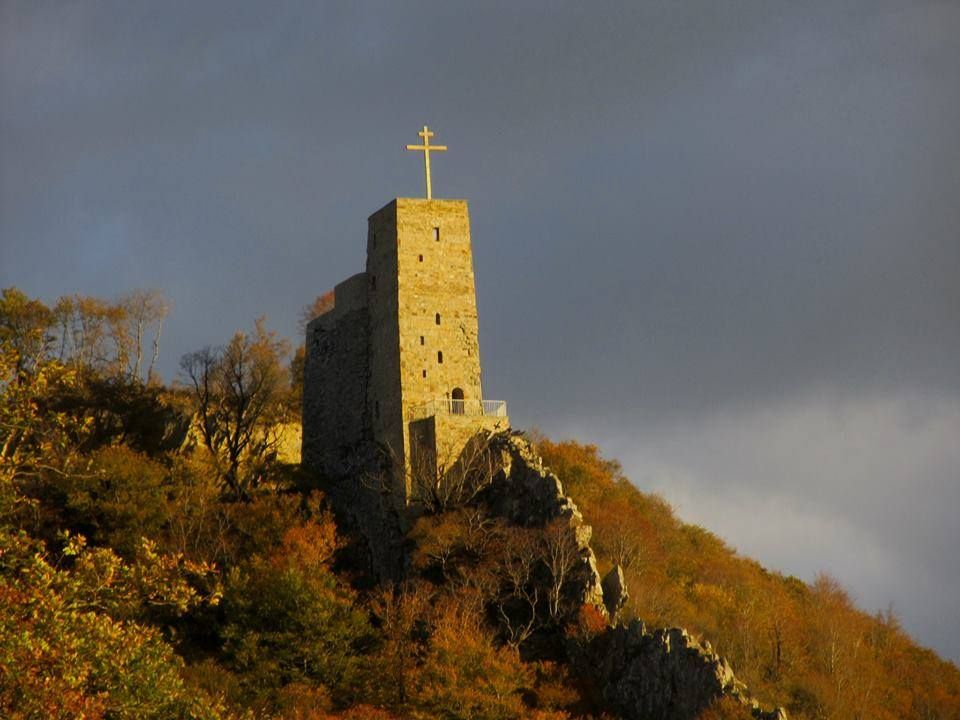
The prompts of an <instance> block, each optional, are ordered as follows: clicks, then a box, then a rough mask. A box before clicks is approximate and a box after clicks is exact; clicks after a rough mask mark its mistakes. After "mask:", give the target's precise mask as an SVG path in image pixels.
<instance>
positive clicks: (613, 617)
mask: <svg viewBox="0 0 960 720" xmlns="http://www.w3.org/2000/svg"><path fill="white" fill-rule="evenodd" d="M602 587H603V604H604V605H605V606H606V608H607V615H609V616H610V622H611V623H613V624H616V622H617V618H618V617H619V615H620V611H621V610H623V606H624V605H626V604H627V600H629V599H630V593H629V592H627V581H626V580H625V579H624V577H623V570H622V569H621V568H620V566H619V565H614V566H613V569H612V570H611V571H610V572H608V573H607V574H606V576H605V577H604V578H603V584H602Z"/></svg>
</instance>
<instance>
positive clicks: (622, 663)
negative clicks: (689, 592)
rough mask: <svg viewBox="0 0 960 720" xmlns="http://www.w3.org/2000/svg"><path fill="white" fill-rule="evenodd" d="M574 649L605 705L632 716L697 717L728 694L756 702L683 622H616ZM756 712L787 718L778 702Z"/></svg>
mask: <svg viewBox="0 0 960 720" xmlns="http://www.w3.org/2000/svg"><path fill="white" fill-rule="evenodd" d="M570 655H571V657H572V659H573V662H574V663H575V665H576V666H577V667H578V668H579V669H580V671H581V672H583V673H585V674H587V675H588V676H590V677H591V678H592V680H593V681H594V683H596V686H597V687H598V688H599V691H600V694H601V698H599V699H600V700H601V701H602V702H603V704H604V706H605V707H606V708H607V709H608V710H611V711H613V712H615V713H617V714H618V715H619V716H620V717H623V718H627V719H628V720H692V719H693V718H695V717H696V716H697V715H698V714H699V713H700V712H701V711H702V710H704V709H705V708H706V707H707V706H708V705H710V704H711V703H712V702H714V701H715V700H719V699H720V698H722V697H724V696H730V697H732V698H734V699H735V700H737V701H739V702H743V703H744V704H751V703H752V698H750V697H749V696H748V695H747V691H746V687H745V686H744V685H743V684H742V683H740V682H739V681H738V680H737V679H736V677H735V676H734V673H733V669H732V668H731V667H730V664H729V663H728V662H727V661H726V659H724V658H722V657H720V656H719V655H717V654H716V653H714V652H712V651H711V650H710V649H709V648H708V647H707V646H705V645H702V644H700V643H699V642H697V641H696V640H695V639H694V638H692V637H690V635H689V634H688V633H687V631H686V630H683V629H682V628H666V629H659V630H654V631H653V632H648V631H647V629H646V627H645V626H644V625H643V623H641V622H640V621H636V620H635V621H634V622H632V623H630V625H628V626H626V627H624V626H623V625H620V626H617V627H615V628H610V629H609V630H607V631H606V632H605V633H603V634H601V635H599V636H597V637H596V638H594V639H593V640H592V641H591V642H590V643H589V644H588V645H587V646H586V647H581V646H577V645H575V644H574V643H572V642H571V647H570ZM754 715H755V716H756V717H758V718H761V720H786V712H785V711H784V710H783V709H782V708H777V709H776V710H773V711H771V712H769V713H764V712H763V711H760V710H759V708H758V709H757V710H756V711H755V712H754Z"/></svg>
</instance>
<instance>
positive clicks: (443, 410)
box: [410, 398, 507, 420]
mask: <svg viewBox="0 0 960 720" xmlns="http://www.w3.org/2000/svg"><path fill="white" fill-rule="evenodd" d="M431 415H463V416H466V417H481V416H486V417H506V416H507V403H506V401H505V400H469V399H468V400H454V399H452V398H440V399H437V400H431V401H430V402H426V403H423V404H422V405H416V406H414V407H413V408H411V409H410V419H411V420H421V419H423V418H428V417H430V416H431Z"/></svg>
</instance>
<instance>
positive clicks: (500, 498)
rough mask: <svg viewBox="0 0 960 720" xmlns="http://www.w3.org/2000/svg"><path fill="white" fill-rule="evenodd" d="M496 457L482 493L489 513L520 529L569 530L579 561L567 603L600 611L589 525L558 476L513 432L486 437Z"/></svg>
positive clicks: (601, 601)
mask: <svg viewBox="0 0 960 720" xmlns="http://www.w3.org/2000/svg"><path fill="white" fill-rule="evenodd" d="M490 449H491V451H492V452H495V453H497V454H498V455H499V457H498V458H497V462H498V465H499V467H500V470H499V472H497V473H496V474H495V475H494V476H493V480H492V482H491V484H490V486H489V487H488V488H487V490H486V492H485V493H484V494H483V496H482V501H483V502H484V503H485V505H486V506H487V508H488V509H489V510H490V512H491V514H492V515H494V516H496V517H502V518H504V519H505V520H507V521H508V522H510V523H512V524H515V525H520V526H522V527H542V526H544V525H547V524H549V523H552V522H556V521H560V522H562V523H564V524H565V525H566V526H567V527H568V528H569V530H570V534H571V538H572V541H573V542H575V543H576V545H577V548H578V553H579V557H580V563H579V565H578V567H577V568H576V569H575V570H574V572H572V573H570V579H569V580H568V584H567V597H568V598H569V600H570V603H571V605H573V606H575V607H578V606H579V605H583V604H589V605H593V606H595V607H597V608H598V609H600V610H601V611H604V609H605V605H604V597H603V587H602V583H601V578H600V573H599V572H598V570H597V558H596V556H595V555H594V554H593V549H592V548H591V547H590V537H591V535H592V532H593V531H592V529H591V528H590V526H589V525H587V524H586V523H584V521H583V515H581V514H580V510H579V509H577V506H576V503H574V502H573V500H571V499H570V498H569V497H568V496H567V495H565V494H564V492H563V485H562V484H561V483H560V479H559V478H558V477H557V476H556V475H554V474H553V473H552V472H550V471H549V470H548V469H546V468H545V467H544V466H543V460H542V459H541V458H540V457H539V456H538V455H537V454H536V453H535V452H534V450H533V447H532V446H531V445H530V442H529V441H528V440H526V439H524V438H523V437H522V436H521V435H518V434H516V433H499V434H497V435H494V436H493V437H492V438H491V440H490Z"/></svg>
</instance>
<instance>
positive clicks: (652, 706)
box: [483, 433, 786, 720]
mask: <svg viewBox="0 0 960 720" xmlns="http://www.w3.org/2000/svg"><path fill="white" fill-rule="evenodd" d="M490 447H491V449H493V450H494V451H495V452H497V453H499V455H500V457H499V458H498V462H499V465H500V467H501V470H500V471H499V472H498V473H496V475H495V476H494V478H493V482H492V483H491V485H490V487H489V488H488V489H487V491H486V493H484V496H483V500H484V502H485V503H486V505H487V507H488V508H489V509H490V510H491V512H492V513H493V514H494V515H497V516H499V517H503V518H505V519H506V520H508V521H509V522H511V523H514V524H518V525H522V526H525V527H537V526H542V525H546V524H548V523H551V522H555V521H556V520H561V521H563V522H565V523H566V524H567V525H568V527H569V528H570V530H571V532H572V535H573V538H574V539H575V541H576V542H577V545H578V547H579V553H580V558H581V563H580V567H579V568H578V569H577V572H576V574H575V577H574V580H573V582H572V585H573V588H574V595H575V598H574V599H575V601H579V602H580V603H589V604H592V605H595V606H596V607H598V608H599V609H602V610H604V611H605V612H606V614H607V616H608V617H609V618H610V621H611V624H614V623H616V620H617V617H618V615H619V613H620V611H621V610H622V609H623V607H624V605H625V604H626V602H627V600H628V599H629V593H628V590H627V585H626V581H625V579H624V576H623V571H622V570H621V568H620V567H619V566H614V568H613V569H612V570H611V571H610V572H609V573H607V575H606V577H604V578H603V579H602V580H601V578H600V574H599V573H598V572H597V563H596V557H595V556H594V553H593V550H592V549H591V547H590V536H591V528H590V526H589V525H587V524H586V523H585V522H584V519H583V516H582V515H581V513H580V510H579V509H578V508H577V506H576V504H575V503H574V502H573V500H572V499H571V498H570V497H568V496H567V495H565V494H564V491H563V484H562V483H561V482H560V479H559V478H558V477H557V476H556V475H554V474H553V473H552V472H550V470H549V469H548V468H546V467H544V465H543V461H542V460H541V458H540V457H539V456H538V455H537V454H536V453H535V452H534V450H533V448H532V446H531V445H530V443H529V442H528V441H527V440H525V439H524V438H523V437H522V436H519V435H517V434H509V433H501V434H499V435H495V436H493V438H492V439H491V441H490ZM568 655H569V656H570V659H571V661H572V662H573V664H574V665H575V666H576V667H577V668H578V669H579V671H580V673H581V674H582V675H583V676H585V677H590V678H591V679H592V680H593V684H594V686H595V687H596V688H598V691H599V694H600V695H601V697H599V698H597V699H598V700H599V701H600V702H601V703H602V705H603V706H604V707H606V708H607V709H608V710H610V711H612V712H615V713H617V714H618V715H619V716H620V717H623V718H627V719H629V720H632V719H634V718H635V719H636V720H641V719H642V720H692V718H695V717H696V716H697V714H698V713H700V712H701V711H702V710H704V709H705V708H706V707H707V706H709V705H710V704H711V703H712V702H714V701H715V700H718V699H720V698H723V697H725V696H727V697H731V698H733V699H734V700H736V701H737V702H740V703H743V704H744V705H747V706H749V707H750V708H751V710H752V714H753V716H754V717H755V718H757V719H758V720H786V712H785V711H784V710H782V709H780V708H777V709H776V710H773V711H770V712H764V711H763V710H761V709H760V706H759V704H758V703H757V702H756V701H755V700H753V699H752V698H751V697H750V696H749V694H748V692H747V688H746V687H745V686H744V685H743V684H742V683H740V682H739V681H738V680H737V679H736V677H735V676H734V673H733V669H732V668H731V667H730V664H729V663H728V662H727V661H726V659H724V658H722V657H720V656H719V655H717V654H716V653H715V652H714V651H713V649H712V648H711V646H710V644H709V643H702V644H701V643H700V642H698V641H697V640H696V639H694V638H693V637H691V636H690V635H689V634H688V633H687V631H686V630H683V629H681V628H668V629H660V630H654V631H652V632H648V631H647V630H646V628H645V627H644V625H643V623H641V622H639V621H634V622H633V623H630V624H629V625H628V626H623V625H617V626H616V627H611V628H609V629H608V630H607V631H606V632H604V633H601V634H600V635H599V636H597V637H596V638H594V639H593V640H592V641H591V642H590V643H589V644H588V645H586V646H582V645H579V644H577V641H576V640H571V641H570V642H569V646H568Z"/></svg>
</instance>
